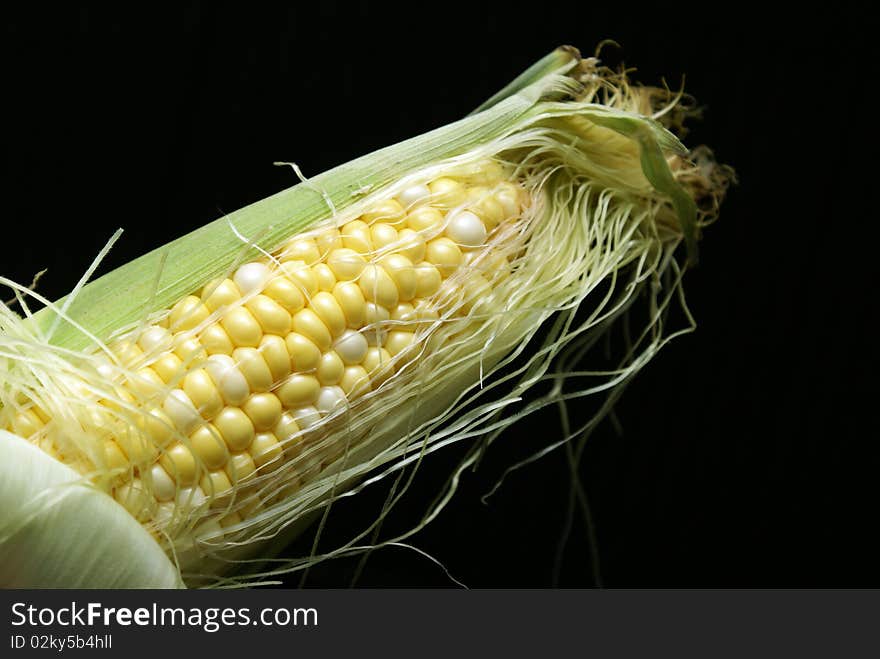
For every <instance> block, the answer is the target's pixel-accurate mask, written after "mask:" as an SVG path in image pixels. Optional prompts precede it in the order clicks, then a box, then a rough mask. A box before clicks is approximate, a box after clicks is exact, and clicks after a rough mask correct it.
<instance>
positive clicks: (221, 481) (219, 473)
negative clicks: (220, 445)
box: [199, 465, 241, 524]
mask: <svg viewBox="0 0 880 659" xmlns="http://www.w3.org/2000/svg"><path fill="white" fill-rule="evenodd" d="M224 466H225V465H224ZM199 487H201V488H202V492H204V493H205V495H206V496H207V497H209V498H210V499H211V505H212V506H216V507H220V506H222V505H224V504H226V503H228V500H229V497H228V496H223V495H226V494H229V492H230V490H232V483H231V482H229V476H227V475H226V472H225V471H224V470H223V469H222V468H218V469H217V470H216V471H209V472H208V473H207V474H205V475H204V476H202V480H200V481H199ZM238 521H239V522H240V521H241V518H239V519H238ZM220 523H221V524H222V523H223V521H222V520H221V522H220Z"/></svg>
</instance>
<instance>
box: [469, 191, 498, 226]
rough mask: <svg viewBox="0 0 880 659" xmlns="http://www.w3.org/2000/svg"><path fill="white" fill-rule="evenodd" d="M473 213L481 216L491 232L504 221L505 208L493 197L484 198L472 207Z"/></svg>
mask: <svg viewBox="0 0 880 659" xmlns="http://www.w3.org/2000/svg"><path fill="white" fill-rule="evenodd" d="M471 211H473V212H474V213H476V214H477V215H479V217H480V219H481V220H483V224H485V225H486V229H487V230H489V231H491V230H492V229H494V228H495V227H497V226H498V225H499V224H501V222H503V221H504V206H502V205H501V202H499V201H498V200H497V199H496V198H495V197H493V196H489V197H484V198H483V199H480V200H479V201H477V202H475V203H474V205H473V206H471Z"/></svg>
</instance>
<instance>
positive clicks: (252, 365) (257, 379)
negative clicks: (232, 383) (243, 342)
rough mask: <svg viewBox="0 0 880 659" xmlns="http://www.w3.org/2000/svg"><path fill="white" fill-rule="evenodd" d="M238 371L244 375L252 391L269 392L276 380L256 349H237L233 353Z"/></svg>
mask: <svg viewBox="0 0 880 659" xmlns="http://www.w3.org/2000/svg"><path fill="white" fill-rule="evenodd" d="M232 359H233V360H234V361H235V364H236V366H237V367H238V370H239V371H241V374H242V375H244V379H245V380H247V383H248V386H249V387H250V390H251V391H256V392H261V391H269V389H271V388H272V384H273V383H274V380H273V379H272V371H270V370H269V365H268V364H267V363H266V360H265V359H263V355H262V354H260V351H259V350H257V349H256V348H237V349H236V350H235V352H233V353H232Z"/></svg>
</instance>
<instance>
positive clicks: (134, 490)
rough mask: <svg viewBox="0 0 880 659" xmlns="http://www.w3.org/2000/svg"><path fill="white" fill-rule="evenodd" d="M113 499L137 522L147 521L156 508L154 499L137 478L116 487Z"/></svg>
mask: <svg viewBox="0 0 880 659" xmlns="http://www.w3.org/2000/svg"><path fill="white" fill-rule="evenodd" d="M113 498H114V499H116V501H118V502H119V503H120V504H121V505H122V506H123V507H124V508H125V509H126V510H127V511H128V512H129V513H130V514H131V515H132V516H133V517H134V518H135V519H137V520H138V521H139V522H146V521H147V520H149V519H150V517H151V516H152V514H153V513H154V510H155V507H156V499H155V498H154V497H153V495H152V494H150V492H149V491H148V490H147V488H146V486H145V485H144V483H143V481H142V480H141V479H140V478H137V477H134V478H132V479H131V480H130V481H128V482H125V483H122V484H121V485H120V486H119V487H117V488H116V491H115V492H114V493H113Z"/></svg>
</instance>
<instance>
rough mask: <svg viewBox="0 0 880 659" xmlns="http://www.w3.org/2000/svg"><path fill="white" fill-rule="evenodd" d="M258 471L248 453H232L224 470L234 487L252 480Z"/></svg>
mask: <svg viewBox="0 0 880 659" xmlns="http://www.w3.org/2000/svg"><path fill="white" fill-rule="evenodd" d="M256 470H257V466H256V465H255V464H254V459H253V458H252V457H251V454H250V453H248V452H247V451H242V452H241V453H232V454H231V455H230V456H229V462H227V463H226V466H225V467H224V468H223V471H225V472H226V475H227V476H229V480H230V483H231V484H233V485H236V484H238V483H244V482H246V481H248V480H250V479H251V477H253V475H254V472H255V471H256ZM242 512H244V511H242Z"/></svg>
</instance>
